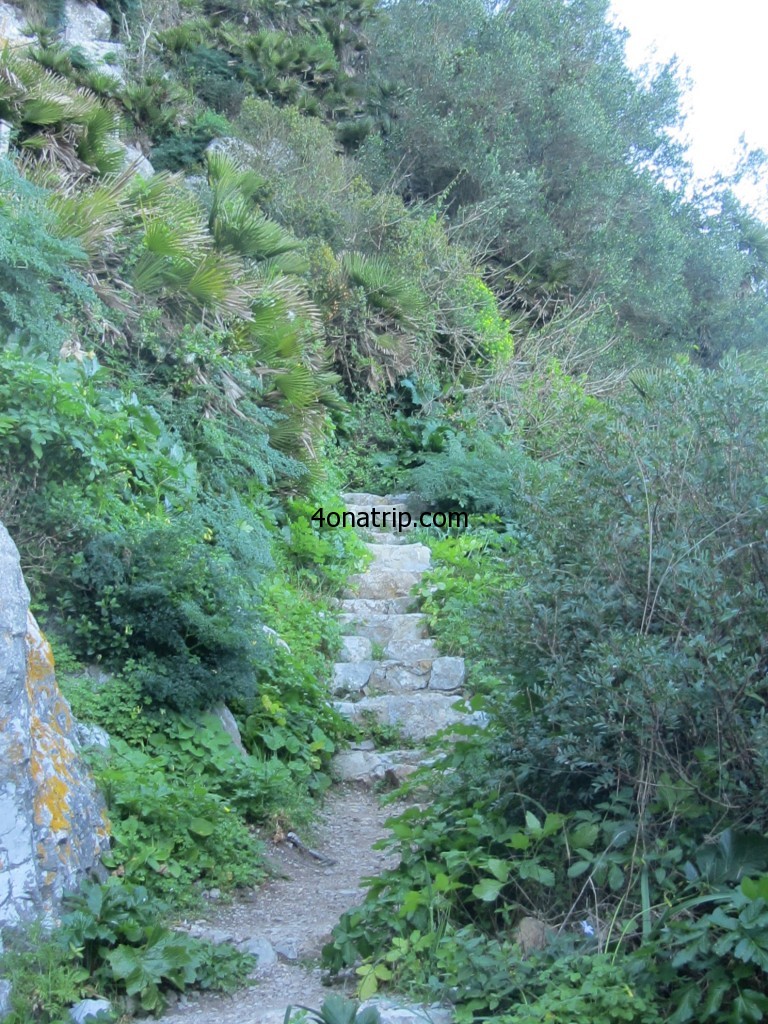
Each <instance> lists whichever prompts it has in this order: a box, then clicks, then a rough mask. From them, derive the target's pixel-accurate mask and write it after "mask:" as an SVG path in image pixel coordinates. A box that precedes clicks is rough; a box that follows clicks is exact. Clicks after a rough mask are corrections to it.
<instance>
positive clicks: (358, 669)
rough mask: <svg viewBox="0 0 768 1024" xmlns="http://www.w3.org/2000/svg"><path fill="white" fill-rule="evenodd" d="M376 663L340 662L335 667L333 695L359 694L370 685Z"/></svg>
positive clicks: (332, 684) (332, 683) (332, 681)
mask: <svg viewBox="0 0 768 1024" xmlns="http://www.w3.org/2000/svg"><path fill="white" fill-rule="evenodd" d="M375 665H376V662H375V661H340V662H337V664H335V665H334V666H333V679H332V680H331V693H334V694H337V695H344V694H347V693H349V694H353V693H359V692H360V691H361V690H362V689H363V688H364V687H365V686H367V684H368V680H369V679H370V678H371V672H372V671H373V669H374V666H375Z"/></svg>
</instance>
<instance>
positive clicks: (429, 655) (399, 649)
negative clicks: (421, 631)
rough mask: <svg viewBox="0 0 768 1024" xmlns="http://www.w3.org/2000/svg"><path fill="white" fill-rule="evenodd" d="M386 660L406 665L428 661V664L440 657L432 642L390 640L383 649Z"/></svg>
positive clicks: (436, 647)
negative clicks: (393, 659) (392, 659)
mask: <svg viewBox="0 0 768 1024" xmlns="http://www.w3.org/2000/svg"><path fill="white" fill-rule="evenodd" d="M384 654H385V656H386V657H387V658H395V659H396V660H397V661H402V662H404V663H405V664H406V665H413V664H415V663H416V662H423V661H428V662H430V664H431V663H432V662H433V661H435V660H436V659H437V658H439V657H440V651H439V649H438V646H437V644H436V643H435V641H434V640H398V639H394V640H390V641H389V643H387V645H386V646H385V647H384Z"/></svg>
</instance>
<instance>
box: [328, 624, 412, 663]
mask: <svg viewBox="0 0 768 1024" xmlns="http://www.w3.org/2000/svg"><path fill="white" fill-rule="evenodd" d="M339 622H340V623H341V628H342V631H343V632H344V633H345V634H347V635H348V636H350V637H353V636H354V637H368V638H369V639H370V640H373V641H375V642H376V643H378V644H388V643H389V642H390V640H422V639H423V638H424V637H426V635H427V625H426V620H425V618H424V616H423V615H422V613H421V612H405V613H398V612H384V613H379V614H376V613H370V612H369V613H368V614H365V613H363V614H360V613H358V612H342V614H341V615H340V616H339ZM342 660H346V659H342Z"/></svg>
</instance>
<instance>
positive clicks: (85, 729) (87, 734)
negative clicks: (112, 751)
mask: <svg viewBox="0 0 768 1024" xmlns="http://www.w3.org/2000/svg"><path fill="white" fill-rule="evenodd" d="M73 724H74V739H75V742H76V743H77V745H78V746H79V747H84V748H85V747H100V748H101V749H102V750H108V749H109V733H108V732H107V730H106V729H102V728H101V726H100V725H85V724H84V723H83V722H78V721H74V723H73Z"/></svg>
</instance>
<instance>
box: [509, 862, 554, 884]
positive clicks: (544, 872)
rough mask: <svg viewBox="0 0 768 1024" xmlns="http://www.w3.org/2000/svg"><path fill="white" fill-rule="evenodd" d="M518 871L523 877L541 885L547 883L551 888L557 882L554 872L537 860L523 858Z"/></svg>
mask: <svg viewBox="0 0 768 1024" xmlns="http://www.w3.org/2000/svg"><path fill="white" fill-rule="evenodd" d="M518 872H519V874H520V877H521V878H530V879H531V881H533V882H539V884H540V885H546V886H547V887H549V888H551V887H552V886H553V885H554V884H555V874H554V872H553V871H552V870H551V869H550V868H545V867H544V865H543V864H539V862H538V861H536V860H521V861H520V864H519V865H518Z"/></svg>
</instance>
